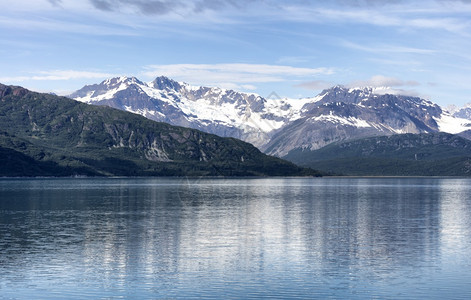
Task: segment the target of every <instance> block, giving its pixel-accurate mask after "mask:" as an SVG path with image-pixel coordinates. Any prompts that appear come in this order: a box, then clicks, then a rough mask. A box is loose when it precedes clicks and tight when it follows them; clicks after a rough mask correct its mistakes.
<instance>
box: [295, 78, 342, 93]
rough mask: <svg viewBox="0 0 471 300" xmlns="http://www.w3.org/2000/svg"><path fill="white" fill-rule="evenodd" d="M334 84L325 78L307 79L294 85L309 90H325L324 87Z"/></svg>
mask: <svg viewBox="0 0 471 300" xmlns="http://www.w3.org/2000/svg"><path fill="white" fill-rule="evenodd" d="M333 85H334V84H332V83H331V82H327V81H324V80H314V81H306V82H302V83H299V84H296V85H295V86H294V87H300V88H303V89H307V90H314V91H317V90H323V89H326V88H329V87H331V86H333Z"/></svg>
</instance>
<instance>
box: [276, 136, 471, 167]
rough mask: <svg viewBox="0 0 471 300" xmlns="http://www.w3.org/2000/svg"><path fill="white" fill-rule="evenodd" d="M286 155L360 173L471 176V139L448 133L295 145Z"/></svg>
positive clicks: (302, 162) (300, 161) (305, 162)
mask: <svg viewBox="0 0 471 300" xmlns="http://www.w3.org/2000/svg"><path fill="white" fill-rule="evenodd" d="M285 158H286V159H288V160H290V161H292V162H295V163H298V164H300V165H303V166H309V167H316V168H317V169H320V170H322V171H325V172H331V173H336V174H343V175H360V176H365V175H368V176H406V175H408V176H471V141H470V140H467V139H464V138H462V137H460V136H457V135H452V134H448V133H421V134H398V135H392V136H381V137H368V138H363V139H358V140H350V141H343V142H337V143H332V144H330V145H328V146H326V147H324V148H321V149H318V150H304V151H303V150H301V149H296V150H293V151H291V152H290V153H289V154H288V155H286V156H285Z"/></svg>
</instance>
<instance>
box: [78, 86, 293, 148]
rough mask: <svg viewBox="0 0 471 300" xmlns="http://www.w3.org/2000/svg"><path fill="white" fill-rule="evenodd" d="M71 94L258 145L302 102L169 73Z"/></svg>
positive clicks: (86, 101) (90, 102)
mask: <svg viewBox="0 0 471 300" xmlns="http://www.w3.org/2000/svg"><path fill="white" fill-rule="evenodd" d="M70 97H71V98H74V99H76V100H78V101H82V102H85V103H89V104H95V105H107V106H111V107H114V108H118V109H122V110H126V111H130V112H134V113H137V114H141V115H143V116H145V117H147V118H149V119H152V120H155V121H160V122H166V123H170V124H172V125H179V126H185V127H191V128H196V129H200V130H202V131H205V132H209V133H214V134H217V135H220V136H225V137H235V138H239V139H242V140H245V141H247V142H250V143H252V144H254V145H256V146H258V147H260V146H262V145H264V144H265V143H266V142H268V140H269V139H270V136H271V135H272V132H274V131H275V130H277V129H279V128H281V127H282V126H284V125H285V124H286V123H288V122H289V121H291V120H294V119H296V118H298V117H299V113H298V112H299V107H298V106H299V104H298V102H302V101H291V102H295V103H294V104H291V103H290V102H289V101H288V100H282V99H264V98H262V97H260V96H258V95H255V94H246V93H239V92H236V91H233V90H225V89H220V88H209V87H197V86H191V85H189V84H186V83H180V82H176V81H173V80H171V79H169V78H166V77H158V78H156V79H155V80H154V81H152V82H148V83H144V82H142V81H139V80H138V79H137V78H135V77H119V78H112V79H107V80H105V81H103V82H102V83H100V84H95V85H88V86H85V87H84V88H82V89H80V90H78V91H77V92H75V93H73V94H72V95H70ZM297 104H298V105H297Z"/></svg>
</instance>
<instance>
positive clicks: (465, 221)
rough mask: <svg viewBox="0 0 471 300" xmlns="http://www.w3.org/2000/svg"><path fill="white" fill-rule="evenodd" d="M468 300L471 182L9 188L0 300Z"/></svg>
mask: <svg viewBox="0 0 471 300" xmlns="http://www.w3.org/2000/svg"><path fill="white" fill-rule="evenodd" d="M84 298H93V299H122V298H125V299H129V298H136V299H162V298H164V299H175V298H179V299H192V298H198V299H200V298H203V299H231V298H233V299H251V298H253V299H258V298H267V299H293V298H294V299H296V298H300V299H306V298H307V299H316V298H317V299H326V298H327V299H329V298H330V299H343V298H346V299H471V180H470V179H437V178H433V179H412V178H402V179H393V178H387V179H380V178H372V179H365V178H359V179H355V178H341V179H335V178H325V179H283V178H277V179H270V178H266V179H163V178H157V179H155V178H154V179H145V178H141V179H0V299H84Z"/></svg>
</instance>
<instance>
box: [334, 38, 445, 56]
mask: <svg viewBox="0 0 471 300" xmlns="http://www.w3.org/2000/svg"><path fill="white" fill-rule="evenodd" d="M340 45H342V46H344V47H346V48H350V49H354V50H360V51H364V52H371V53H406V54H434V53H437V51H436V50H433V49H421V48H414V47H405V46H395V45H386V44H375V45H360V44H356V43H353V42H350V41H342V42H341V43H340Z"/></svg>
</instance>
